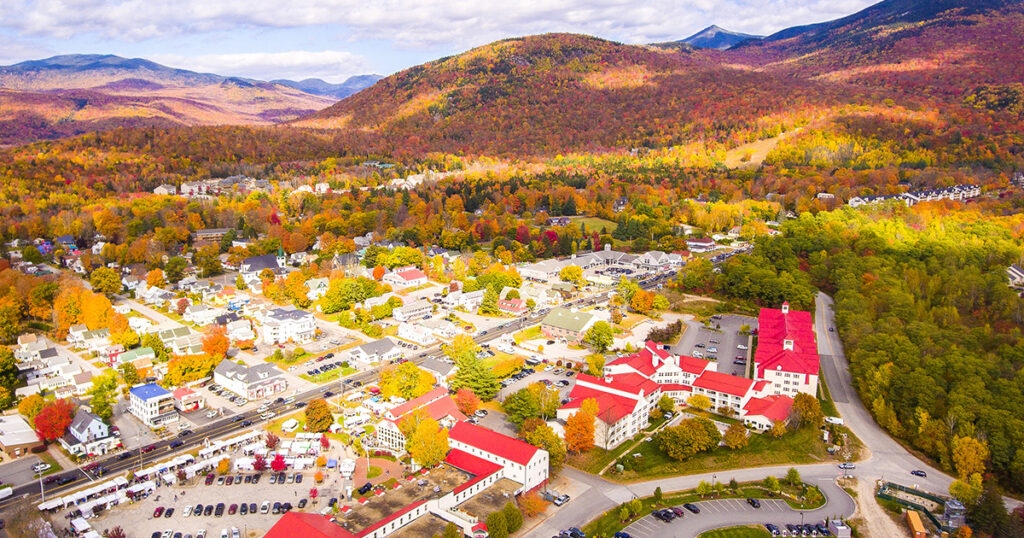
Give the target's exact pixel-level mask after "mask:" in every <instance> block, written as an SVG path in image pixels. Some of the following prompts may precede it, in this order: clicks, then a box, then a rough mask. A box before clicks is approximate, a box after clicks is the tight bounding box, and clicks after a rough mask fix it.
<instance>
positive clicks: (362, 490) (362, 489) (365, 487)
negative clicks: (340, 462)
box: [359, 482, 373, 495]
mask: <svg viewBox="0 0 1024 538" xmlns="http://www.w3.org/2000/svg"><path fill="white" fill-rule="evenodd" d="M371 489H373V484H371V483H369V482H367V483H365V484H363V485H362V486H361V487H360V488H359V494H360V495H366V494H367V493H368V492H369V491H370V490H371Z"/></svg>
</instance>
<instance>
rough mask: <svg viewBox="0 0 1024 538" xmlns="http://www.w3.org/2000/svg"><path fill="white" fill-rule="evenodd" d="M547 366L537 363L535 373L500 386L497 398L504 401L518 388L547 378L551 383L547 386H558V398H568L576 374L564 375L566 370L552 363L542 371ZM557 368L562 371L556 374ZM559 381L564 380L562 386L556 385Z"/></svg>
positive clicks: (523, 387)
mask: <svg viewBox="0 0 1024 538" xmlns="http://www.w3.org/2000/svg"><path fill="white" fill-rule="evenodd" d="M547 366H549V365H545V364H543V363H542V364H538V365H537V366H536V367H534V369H535V370H536V373H533V374H530V375H528V376H526V377H524V378H522V379H520V380H518V381H513V382H512V383H511V384H509V385H508V386H507V387H502V389H501V390H500V391H499V392H498V400H501V401H504V400H505V398H506V397H508V396H509V395H511V394H515V393H516V392H518V391H519V390H520V389H525V388H526V387H528V386H530V385H532V384H534V383H537V382H540V381H541V380H547V381H549V382H551V385H549V386H553V387H556V388H558V392H559V399H560V400H561V399H564V398H568V397H569V392H571V391H572V387H573V385H574V384H575V383H576V374H575V373H573V375H572V376H566V375H565V374H566V371H565V370H564V368H557V367H554V366H553V365H550V366H552V369H551V370H550V371H544V368H545V367H547ZM557 370H562V372H561V373H558V374H556V373H555V371H557ZM510 379H511V378H510ZM560 381H565V383H563V385H564V386H558V382H560Z"/></svg>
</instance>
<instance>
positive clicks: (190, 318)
mask: <svg viewBox="0 0 1024 538" xmlns="http://www.w3.org/2000/svg"><path fill="white" fill-rule="evenodd" d="M222 314H224V309H223V308H213V307H210V306H207V305H205V304H203V303H199V304H194V305H191V306H189V307H188V308H186V309H185V313H184V314H182V316H181V317H182V319H184V320H185V321H187V322H189V323H194V324H196V325H199V326H200V327H205V326H207V325H209V324H211V323H213V320H214V319H216V318H217V316H220V315H222Z"/></svg>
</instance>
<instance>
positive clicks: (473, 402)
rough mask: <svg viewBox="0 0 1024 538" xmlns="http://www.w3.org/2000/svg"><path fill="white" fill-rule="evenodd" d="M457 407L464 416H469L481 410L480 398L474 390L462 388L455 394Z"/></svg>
mask: <svg viewBox="0 0 1024 538" xmlns="http://www.w3.org/2000/svg"><path fill="white" fill-rule="evenodd" d="M455 405H456V406H457V407H458V408H459V411H462V414H463V415H466V416H469V415H472V414H473V413H476V410H477V409H479V408H480V398H477V397H476V394H473V391H472V390H470V389H467V388H461V389H459V390H458V392H456V393H455Z"/></svg>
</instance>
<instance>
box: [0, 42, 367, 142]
mask: <svg viewBox="0 0 1024 538" xmlns="http://www.w3.org/2000/svg"><path fill="white" fill-rule="evenodd" d="M377 78H379V77H378V76H377V75H360V76H357V77H352V78H350V79H348V80H346V81H345V82H343V83H341V84H328V83H326V82H323V81H319V80H315V79H314V80H307V81H302V82H293V81H274V82H266V81H262V80H255V79H250V78H244V77H231V76H224V75H217V74H214V73H198V72H195V71H189V70H187V69H178V68H174V67H168V66H165V65H161V64H159V63H156V62H153V61H151V60H146V59H144V58H123V57H121V56H115V55H113V54H66V55H61V56H54V57H51V58H44V59H41V60H29V61H25V62H20V63H17V64H14V65H8V66H0V127H2V129H0V144H12V143H22V142H29V141H33V140H38V139H40V138H56V137H61V136H69V135H75V134H80V133H84V132H89V131H93V130H98V129H110V128H114V127H119V126H145V125H217V124H247V125H266V124H272V123H278V122H281V121H287V120H290V119H294V118H297V117H300V116H304V115H306V114H309V113H312V112H315V111H317V110H321V109H323V108H325V107H327V106H329V105H331V104H333V103H335V102H336V101H337V100H338V99H340V98H342V97H345V96H348V95H351V94H352V93H355V92H357V91H359V90H361V89H362V88H364V87H366V86H368V85H371V84H373V83H374V82H376V80H377ZM304 88H306V89H304ZM312 90H315V91H312Z"/></svg>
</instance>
